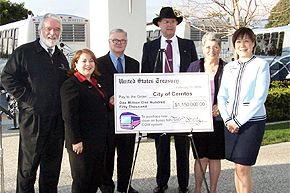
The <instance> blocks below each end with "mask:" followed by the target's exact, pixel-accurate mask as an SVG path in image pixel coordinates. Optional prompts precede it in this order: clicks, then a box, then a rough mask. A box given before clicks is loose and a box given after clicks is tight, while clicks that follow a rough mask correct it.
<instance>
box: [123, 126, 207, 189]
mask: <svg viewBox="0 0 290 193" xmlns="http://www.w3.org/2000/svg"><path fill="white" fill-rule="evenodd" d="M192 134H193V132H192V131H191V133H190V134H189V135H187V134H184V135H186V136H187V137H189V138H190V141H191V144H192V146H191V147H192V153H193V154H194V153H195V155H196V157H197V161H198V163H199V167H200V170H201V173H202V176H203V180H204V183H205V186H206V190H207V193H210V191H209V188H208V185H207V182H206V178H205V173H204V172H203V169H202V165H201V162H200V159H199V156H198V153H197V150H196V146H195V143H194V140H193V135H192ZM163 135H167V134H166V133H163V134H161V135H160V136H163ZM169 135H170V134H169ZM181 135H182V134H181ZM141 139H142V133H140V132H139V137H138V143H137V148H136V152H135V157H134V160H133V165H132V168H131V175H130V179H129V183H128V187H127V191H126V192H127V193H129V189H130V186H131V181H132V177H133V173H134V169H135V164H136V160H137V154H138V150H139V146H140V142H141Z"/></svg>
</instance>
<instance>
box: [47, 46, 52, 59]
mask: <svg viewBox="0 0 290 193" xmlns="http://www.w3.org/2000/svg"><path fill="white" fill-rule="evenodd" d="M47 50H48V54H49V56H50V57H51V56H52V49H51V48H47Z"/></svg>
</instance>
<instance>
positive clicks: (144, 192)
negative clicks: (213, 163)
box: [2, 120, 290, 193]
mask: <svg viewBox="0 0 290 193" xmlns="http://www.w3.org/2000/svg"><path fill="white" fill-rule="evenodd" d="M11 126H12V121H10V120H4V121H2V131H3V134H2V140H3V143H2V144H3V151H4V155H3V157H4V175H5V176H4V188H5V192H6V193H14V192H15V184H16V170H17V155H18V140H19V131H18V130H8V128H10V127H11ZM171 160H172V162H171V178H170V180H169V184H168V186H169V188H168V190H167V191H166V192H167V193H175V192H178V189H177V188H178V184H177V178H176V162H175V160H176V158H175V148H174V144H172V147H171ZM193 165H194V159H193V156H192V152H191V155H190V181H189V189H190V192H193V190H194V172H193ZM115 173H116V172H115ZM155 175H156V156H155V146H154V142H152V141H151V142H141V144H140V148H139V152H138V156H137V161H136V166H135V172H134V175H133V180H132V186H133V187H134V188H135V189H136V190H138V191H139V192H140V193H150V192H152V190H153V189H154V187H155V186H156V181H155ZM233 176H234V164H233V163H231V162H228V161H226V160H223V161H222V171H221V175H220V178H219V182H218V188H217V190H218V192H221V193H224V192H225V193H232V192H235V186H234V179H233ZM206 177H207V183H208V184H209V179H208V173H207V174H206ZM252 178H253V192H254V193H274V192H275V193H276V192H277V193H289V192H290V142H286V143H281V144H275V145H268V146H263V147H262V148H261V150H260V153H259V156H258V160H257V163H256V165H255V166H254V167H253V168H252ZM114 180H116V175H115V174H114ZM71 182H72V179H71V175H70V167H69V161H68V155H67V152H66V150H64V156H63V164H62V170H61V175H60V180H59V192H62V193H69V192H70V187H71ZM35 187H36V190H37V191H38V188H37V187H38V183H36V185H35ZM202 192H206V190H205V188H204V184H203V191H202Z"/></svg>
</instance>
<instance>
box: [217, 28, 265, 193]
mask: <svg viewBox="0 0 290 193" xmlns="http://www.w3.org/2000/svg"><path fill="white" fill-rule="evenodd" d="M232 42H233V46H234V48H235V51H236V53H237V54H238V56H239V59H238V60H235V61H233V62H231V63H228V64H227V65H226V66H225V68H224V73H223V77H222V81H221V86H220V89H219V93H218V107H219V110H220V113H221V116H222V119H223V121H224V123H225V126H226V127H225V157H226V159H227V160H229V161H232V162H234V163H235V186H236V190H237V193H244V192H245V193H250V192H251V191H252V179H251V166H252V165H254V164H255V163H256V159H257V156H258V152H259V149H260V146H261V143H262V139H263V135H264V131H265V124H266V110H265V106H264V103H265V101H266V98H267V94H268V89H269V84H270V72H269V64H268V63H267V61H265V60H263V59H261V58H258V57H256V56H255V55H253V50H254V48H255V46H256V36H255V34H254V33H253V31H252V30H251V29H249V28H245V27H242V28H240V29H238V30H237V31H236V32H235V33H234V35H233V38H232Z"/></svg>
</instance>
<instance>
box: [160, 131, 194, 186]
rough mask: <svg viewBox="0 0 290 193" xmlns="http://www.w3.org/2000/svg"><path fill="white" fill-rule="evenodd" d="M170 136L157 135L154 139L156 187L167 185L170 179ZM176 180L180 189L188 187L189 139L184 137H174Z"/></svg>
mask: <svg viewBox="0 0 290 193" xmlns="http://www.w3.org/2000/svg"><path fill="white" fill-rule="evenodd" d="M171 136H172V135H163V136H160V135H157V136H156V137H155V147H156V157H157V176H156V181H157V185H158V186H160V187H163V186H165V185H167V182H168V180H169V177H170V138H171ZM174 140H175V149H176V160H177V179H178V184H179V186H180V187H181V188H186V187H187V186H188V179H189V139H188V137H187V136H186V135H182V134H180V135H174Z"/></svg>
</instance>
